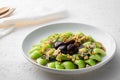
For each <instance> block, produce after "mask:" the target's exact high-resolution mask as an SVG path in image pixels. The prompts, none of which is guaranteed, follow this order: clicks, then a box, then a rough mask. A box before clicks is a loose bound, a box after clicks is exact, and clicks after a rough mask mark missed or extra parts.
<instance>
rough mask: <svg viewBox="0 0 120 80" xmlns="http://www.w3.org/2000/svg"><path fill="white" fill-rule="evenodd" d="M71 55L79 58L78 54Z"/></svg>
mask: <svg viewBox="0 0 120 80" xmlns="http://www.w3.org/2000/svg"><path fill="white" fill-rule="evenodd" d="M72 56H73V57H74V58H75V59H80V58H79V56H80V55H79V54H73V55H72Z"/></svg>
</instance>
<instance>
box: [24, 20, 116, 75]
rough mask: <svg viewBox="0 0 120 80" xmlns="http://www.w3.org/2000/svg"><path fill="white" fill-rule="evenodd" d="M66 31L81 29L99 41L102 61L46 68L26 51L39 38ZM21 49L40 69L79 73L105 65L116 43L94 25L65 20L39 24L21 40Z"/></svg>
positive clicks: (59, 72) (112, 54)
mask: <svg viewBox="0 0 120 80" xmlns="http://www.w3.org/2000/svg"><path fill="white" fill-rule="evenodd" d="M68 31H69V32H73V33H75V32H79V31H81V32H83V33H85V34H86V35H91V36H92V37H93V38H94V39H95V40H96V41H99V42H101V43H102V44H103V45H104V46H105V48H106V56H105V57H103V60H102V62H100V63H98V64H96V65H95V66H92V67H88V68H82V69H74V70H56V69H50V68H47V67H46V66H41V65H38V64H37V63H35V62H34V61H33V60H32V59H30V58H29V54H28V52H29V50H30V49H31V47H32V45H33V44H37V43H39V42H40V40H41V39H43V38H46V37H48V36H49V35H51V34H54V33H61V32H68ZM22 50H23V55H24V56H25V58H26V59H27V60H28V61H30V62H31V63H33V64H34V65H36V66H38V67H39V68H40V69H41V70H44V71H47V72H51V73H56V74H80V73H86V72H90V71H93V70H95V69H98V68H100V67H101V66H103V65H105V64H106V63H107V62H108V61H110V60H111V59H112V57H113V56H114V54H115V50H116V43H115V40H114V39H113V38H112V37H111V36H110V35H109V34H108V33H107V32H103V31H102V30H100V29H98V28H96V27H93V26H91V25H86V24H81V23H71V22H66V23H54V24H47V25H43V26H40V27H39V28H38V29H36V30H34V31H32V32H30V33H29V34H28V35H27V36H26V37H25V39H24V40H23V43H22Z"/></svg>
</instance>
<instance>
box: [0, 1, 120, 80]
mask: <svg viewBox="0 0 120 80" xmlns="http://www.w3.org/2000/svg"><path fill="white" fill-rule="evenodd" d="M4 6H9V7H12V8H15V11H14V12H13V14H12V15H11V16H9V17H6V18H2V19H0V23H1V22H3V21H5V20H8V19H17V18H29V17H34V16H43V15H45V14H47V13H49V12H52V11H59V10H68V12H69V14H70V17H69V18H66V19H62V20H60V21H56V22H64V21H73V22H80V23H84V24H89V25H93V26H96V27H98V28H100V29H102V30H103V31H105V32H108V33H110V34H111V35H112V36H113V37H114V38H115V40H116V43H117V51H116V54H115V56H114V58H113V59H112V60H111V61H110V62H109V63H107V64H106V65H105V66H103V67H101V69H98V70H95V71H93V72H90V73H86V74H82V75H72V76H71V75H69V76H68V75H58V74H51V73H47V72H44V71H41V70H40V69H39V68H37V67H36V66H34V65H32V64H31V63H29V62H28V61H27V60H25V58H24V57H23V55H22V50H21V43H22V41H23V39H24V38H25V36H26V35H27V34H28V33H30V32H31V31H33V30H34V29H36V28H38V27H39V26H33V27H26V28H20V29H16V30H15V31H14V32H13V33H11V34H9V35H7V36H5V37H4V38H1V39H0V80H3V79H4V80H15V79H17V80H61V79H63V80H90V79H91V80H119V79H120V76H119V74H120V69H119V68H120V60H119V59H120V52H119V50H120V46H119V44H120V38H119V36H120V0H0V7H4Z"/></svg>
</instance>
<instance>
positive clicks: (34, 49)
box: [29, 47, 41, 54]
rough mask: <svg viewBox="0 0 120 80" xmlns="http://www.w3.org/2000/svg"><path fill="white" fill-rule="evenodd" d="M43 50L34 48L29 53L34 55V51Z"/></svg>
mask: <svg viewBox="0 0 120 80" xmlns="http://www.w3.org/2000/svg"><path fill="white" fill-rule="evenodd" d="M40 49H41V48H40V47H33V48H32V49H31V50H30V51H29V53H30V54H31V53H33V52H34V51H39V50H40Z"/></svg>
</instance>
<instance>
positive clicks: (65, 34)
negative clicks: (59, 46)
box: [61, 32, 73, 38]
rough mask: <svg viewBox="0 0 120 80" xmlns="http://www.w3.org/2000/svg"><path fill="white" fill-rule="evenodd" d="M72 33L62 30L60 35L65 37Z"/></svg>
mask: <svg viewBox="0 0 120 80" xmlns="http://www.w3.org/2000/svg"><path fill="white" fill-rule="evenodd" d="M72 35H73V33H72V32H64V33H61V36H64V37H66V38H69V37H70V36H72Z"/></svg>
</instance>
